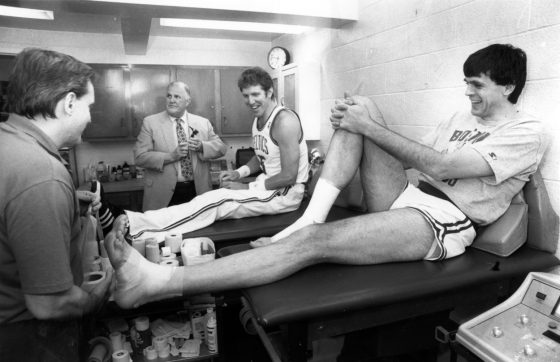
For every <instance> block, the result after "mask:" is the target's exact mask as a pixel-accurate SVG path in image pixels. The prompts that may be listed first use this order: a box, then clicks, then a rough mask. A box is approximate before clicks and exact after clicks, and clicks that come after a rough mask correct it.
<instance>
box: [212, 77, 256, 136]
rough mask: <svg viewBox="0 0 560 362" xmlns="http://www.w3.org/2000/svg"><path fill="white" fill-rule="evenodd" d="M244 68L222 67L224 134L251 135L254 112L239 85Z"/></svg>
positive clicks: (221, 121) (221, 98)
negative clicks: (238, 81) (246, 102)
mask: <svg viewBox="0 0 560 362" xmlns="http://www.w3.org/2000/svg"><path fill="white" fill-rule="evenodd" d="M242 71H243V69H242V68H231V69H220V103H221V107H220V112H219V113H220V115H221V117H220V118H221V120H220V131H221V134H222V135H223V136H250V135H251V126H252V125H253V113H252V112H251V110H250V109H249V107H247V105H246V104H245V101H244V100H243V96H242V95H241V92H240V91H239V87H238V86H237V80H238V79H239V76H240V75H241V72H242Z"/></svg>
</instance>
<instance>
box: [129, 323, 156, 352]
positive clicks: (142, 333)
mask: <svg viewBox="0 0 560 362" xmlns="http://www.w3.org/2000/svg"><path fill="white" fill-rule="evenodd" d="M130 339H131V342H132V349H133V350H134V354H136V355H143V353H144V349H145V348H146V347H148V346H151V345H152V331H151V330H150V319H148V317H144V316H143V317H138V318H136V319H135V320H134V327H132V328H131V332H130Z"/></svg>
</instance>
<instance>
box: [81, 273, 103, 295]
mask: <svg viewBox="0 0 560 362" xmlns="http://www.w3.org/2000/svg"><path fill="white" fill-rule="evenodd" d="M103 279H105V272H102V271H96V272H90V273H85V274H84V281H83V283H82V289H84V290H85V291H86V292H88V293H89V292H91V291H92V290H93V288H95V286H96V285H97V284H99V283H101V282H102V281H103Z"/></svg>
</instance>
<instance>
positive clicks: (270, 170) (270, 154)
mask: <svg viewBox="0 0 560 362" xmlns="http://www.w3.org/2000/svg"><path fill="white" fill-rule="evenodd" d="M282 110H286V111H288V112H292V113H293V114H295V115H296V117H297V119H298V121H299V122H300V129H301V138H300V139H299V140H298V141H299V167H298V174H297V178H296V183H302V182H306V181H307V177H308V172H309V161H308V158H307V157H308V156H307V143H305V139H304V137H303V129H302V128H301V120H300V119H299V117H298V115H297V114H296V113H295V112H293V111H292V110H290V109H288V108H286V107H283V106H277V107H276V108H275V109H274V110H273V111H272V113H271V114H270V116H269V117H268V119H267V120H266V123H265V124H264V127H263V128H262V129H259V128H258V126H257V121H258V118H256V117H255V119H254V121H253V131H252V133H253V148H254V149H255V154H256V155H257V157H258V158H259V161H260V163H261V169H262V170H263V172H264V173H265V174H266V178H269V177H271V176H274V175H276V174H278V173H280V171H281V170H282V164H281V162H280V148H279V147H278V145H277V144H276V141H275V140H274V139H272V137H271V136H270V130H271V129H272V125H273V124H274V121H275V120H276V116H277V115H278V113H279V112H280V111H282Z"/></svg>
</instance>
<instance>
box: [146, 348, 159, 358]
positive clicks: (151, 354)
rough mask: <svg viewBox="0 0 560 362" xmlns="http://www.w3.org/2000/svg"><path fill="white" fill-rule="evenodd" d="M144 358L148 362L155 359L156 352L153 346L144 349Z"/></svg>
mask: <svg viewBox="0 0 560 362" xmlns="http://www.w3.org/2000/svg"><path fill="white" fill-rule="evenodd" d="M144 358H146V359H147V360H148V361H152V360H155V359H157V351H156V349H155V348H154V346H149V347H146V348H144Z"/></svg>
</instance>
